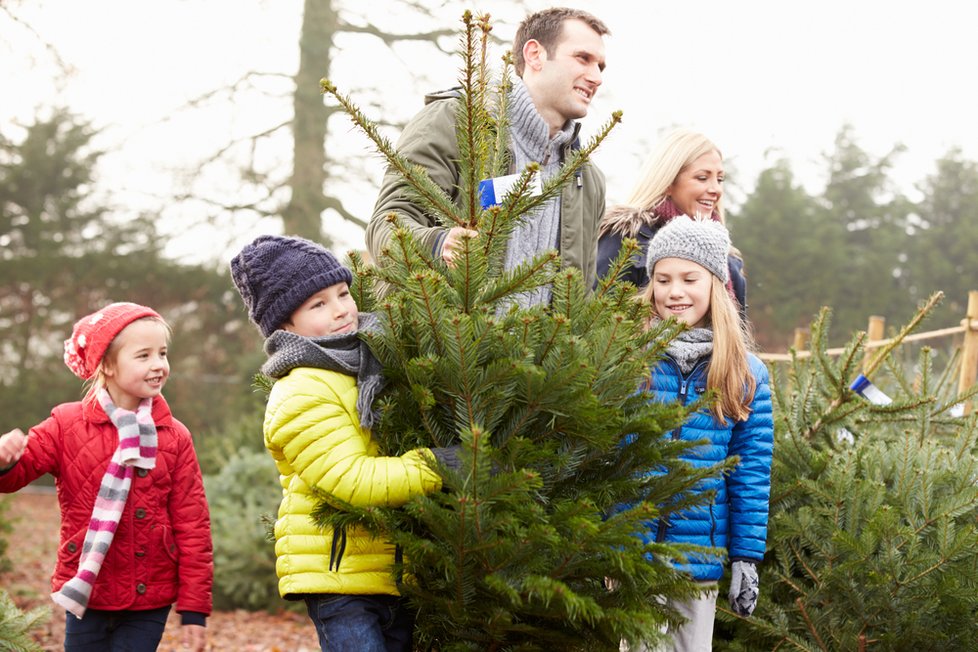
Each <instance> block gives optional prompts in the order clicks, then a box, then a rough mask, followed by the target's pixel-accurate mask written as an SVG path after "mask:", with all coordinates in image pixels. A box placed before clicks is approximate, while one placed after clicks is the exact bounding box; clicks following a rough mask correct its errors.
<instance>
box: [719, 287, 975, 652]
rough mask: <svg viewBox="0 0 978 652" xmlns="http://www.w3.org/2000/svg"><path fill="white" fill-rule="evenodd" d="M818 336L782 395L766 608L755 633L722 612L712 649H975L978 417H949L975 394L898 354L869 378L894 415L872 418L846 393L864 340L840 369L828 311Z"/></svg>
mask: <svg viewBox="0 0 978 652" xmlns="http://www.w3.org/2000/svg"><path fill="white" fill-rule="evenodd" d="M937 298H938V297H937V296H935V297H932V299H931V301H930V302H929V303H928V304H927V305H925V306H924V307H923V308H922V309H921V311H920V312H919V313H918V315H917V316H916V317H915V318H914V320H912V321H911V323H910V324H909V325H908V327H907V328H905V329H903V330H902V331H901V333H900V334H899V336H898V337H897V339H898V340H899V339H902V338H903V337H905V336H906V335H907V334H908V333H909V332H910V330H912V328H914V327H916V326H917V325H918V324H919V322H920V319H921V317H922V316H923V315H924V314H925V313H927V312H929V311H930V310H931V309H932V308H933V307H934V304H935V303H936V299H937ZM813 335H814V336H813V350H814V354H813V356H812V357H810V358H796V359H795V360H794V361H793V362H792V363H791V365H790V367H789V368H788V370H787V372H786V373H784V374H777V376H778V377H777V379H776V383H775V389H776V391H775V399H776V404H775V415H776V433H777V439H776V443H775V453H776V454H775V458H774V461H775V465H774V470H773V487H772V500H771V522H770V529H769V534H768V546H769V553H768V556H767V560H766V563H765V565H764V566H763V567H762V572H761V600H760V603H759V606H758V608H757V611H756V612H755V614H754V617H753V618H751V619H748V620H740V619H737V618H735V617H734V616H733V615H732V614H731V613H730V612H729V611H727V610H726V609H721V616H720V617H721V619H722V620H723V621H724V622H725V625H724V626H723V627H722V628H721V630H720V632H721V633H720V636H719V638H721V639H724V640H725V641H726V643H725V644H721V645H718V649H729V650H764V649H767V650H774V649H779V650H780V649H800V650H832V651H834V650H840V651H841V650H879V651H887V650H892V651H897V650H908V649H912V650H976V649H978V486H976V483H975V479H976V478H978V457H976V453H978V418H976V417H975V416H971V417H968V418H960V417H954V416H952V414H951V410H952V407H953V406H954V405H956V404H958V403H960V402H961V401H962V400H964V399H966V398H968V397H969V396H972V395H974V394H975V392H976V391H978V388H976V389H972V390H970V391H969V392H967V393H966V394H965V395H957V392H956V390H955V388H954V382H955V378H954V377H953V374H948V373H943V374H935V373H934V370H933V361H932V357H933V354H932V352H931V351H930V349H928V348H924V349H923V350H921V352H920V354H919V357H918V359H917V360H916V361H915V363H914V364H913V365H908V366H905V365H904V364H903V362H902V360H901V359H900V357H899V356H894V355H892V348H890V349H887V350H883V351H880V352H878V353H875V354H873V356H872V357H871V358H870V361H869V368H868V370H867V371H866V373H867V374H868V377H871V380H872V381H873V383H874V384H876V385H877V386H879V387H880V388H881V389H883V391H885V392H886V393H887V395H888V396H890V397H891V398H892V399H893V402H892V403H891V404H889V405H873V404H871V403H869V402H868V401H866V400H865V399H863V398H862V397H860V396H859V395H857V394H855V393H854V392H852V391H851V390H849V389H848V387H849V385H850V383H851V382H852V381H853V380H854V379H855V377H856V376H857V375H858V374H859V373H860V365H861V364H862V361H863V354H864V349H863V344H864V340H865V335H864V334H859V335H857V336H856V337H854V338H853V340H852V342H851V343H850V345H849V347H847V350H846V352H845V353H843V354H842V355H841V356H840V357H839V358H838V359H833V358H830V357H829V356H828V355H826V354H825V349H826V340H827V337H828V311H824V312H823V314H822V316H821V317H820V319H819V320H818V321H817V322H816V323H815V324H814V325H813ZM893 346H896V344H895V343H894V344H892V345H891V347H893Z"/></svg>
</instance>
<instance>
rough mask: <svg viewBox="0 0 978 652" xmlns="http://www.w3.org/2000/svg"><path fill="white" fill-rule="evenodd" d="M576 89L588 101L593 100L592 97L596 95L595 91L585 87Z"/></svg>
mask: <svg viewBox="0 0 978 652" xmlns="http://www.w3.org/2000/svg"><path fill="white" fill-rule="evenodd" d="M574 91H575V92H576V93H577V94H578V95H580V96H581V97H583V98H584V99H585V100H587V101H588V102H590V101H591V97H592V96H593V95H594V93H592V92H590V91H588V90H586V89H583V88H575V89H574Z"/></svg>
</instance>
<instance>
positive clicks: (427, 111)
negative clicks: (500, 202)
mask: <svg viewBox="0 0 978 652" xmlns="http://www.w3.org/2000/svg"><path fill="white" fill-rule="evenodd" d="M608 33H609V31H608V28H607V27H606V26H605V25H604V23H602V22H601V21H600V20H598V19H597V18H595V17H594V16H592V15H591V14H589V13H587V12H584V11H580V10H577V9H568V8H561V7H556V8H551V9H546V10H544V11H540V12H537V13H535V14H532V15H530V16H528V17H527V18H526V19H525V20H524V21H523V22H522V23H521V24H520V26H519V28H518V29H517V32H516V38H515V39H514V44H513V58H514V64H515V68H516V74H517V75H518V76H519V79H516V80H514V84H513V90H512V93H511V96H510V101H509V119H510V151H509V153H510V163H511V172H514V173H515V172H520V171H522V170H523V169H524V168H525V166H526V165H527V164H528V163H531V162H537V163H539V164H540V171H541V172H540V173H541V177H542V180H543V181H546V180H547V179H549V178H550V177H552V176H554V175H555V174H556V172H557V171H558V169H559V168H560V165H561V164H562V163H563V161H564V159H565V158H566V156H567V155H568V153H569V151H570V149H571V148H572V146H574V144H575V141H576V140H577V138H578V132H579V131H580V124H579V123H577V122H576V120H577V119H578V118H583V117H584V116H585V115H587V111H588V108H589V106H590V104H591V100H592V99H593V98H594V94H595V93H596V92H597V90H598V87H599V86H600V85H601V81H602V79H601V77H602V72H603V71H604V68H605V48H604V40H603V36H604V35H605V34H608ZM426 102H427V105H426V106H425V108H424V109H423V110H422V111H421V112H420V113H419V114H418V115H416V116H415V117H414V118H413V119H412V120H411V121H410V122H409V123H408V125H407V126H406V127H405V128H404V132H403V133H402V134H401V139H400V141H399V142H398V146H397V148H398V151H399V152H400V153H401V154H402V155H403V156H404V157H406V158H407V159H408V160H410V161H412V162H414V163H417V164H419V165H421V166H422V167H424V168H425V169H426V170H427V172H428V174H429V175H430V176H431V178H432V180H433V181H434V182H435V183H437V184H438V185H439V186H441V187H442V188H443V189H444V190H445V192H447V193H448V194H449V196H451V197H452V198H453V199H455V200H456V201H459V200H460V198H459V196H458V186H459V166H458V162H457V161H458V158H459V153H458V143H457V140H456V133H455V111H456V100H455V99H454V95H443V96H435V97H433V98H426ZM405 188H406V182H405V181H404V180H403V179H402V178H401V177H400V175H398V174H397V172H395V171H391V170H389V171H388V173H387V175H386V176H385V177H384V181H383V184H382V186H381V190H380V195H379V196H378V198H377V204H376V206H375V207H374V213H373V217H372V218H371V220H370V224H369V225H368V226H367V233H366V240H367V247H368V249H369V250H370V254H371V256H373V258H374V259H375V260H380V258H381V252H382V250H383V249H384V247H386V246H387V243H388V241H389V239H390V236H391V233H392V230H393V227H392V225H391V224H390V223H389V222H388V221H387V215H388V214H390V213H391V212H395V213H397V215H398V221H399V223H400V224H401V225H402V226H404V227H406V228H408V229H411V230H412V231H413V232H414V236H415V237H416V238H417V239H418V240H419V241H420V242H422V243H423V244H424V245H425V246H428V247H430V248H431V251H432V252H434V253H435V254H436V255H441V257H442V259H443V260H444V261H445V262H446V263H451V262H452V260H453V258H454V257H455V255H456V254H457V252H458V250H459V248H460V246H461V241H462V238H464V237H468V236H471V235H474V234H475V232H474V231H471V230H469V229H465V228H462V227H453V228H450V229H446V228H444V227H442V226H440V225H439V224H438V223H437V221H436V220H435V219H434V218H433V217H432V216H430V215H426V214H425V213H424V211H423V210H422V209H421V207H419V206H417V205H415V204H412V203H411V201H410V199H409V197H408V195H407V193H406V192H405ZM604 209H605V183H604V176H603V175H602V174H601V172H600V170H598V169H597V167H596V166H595V165H593V164H587V165H585V166H584V167H583V168H582V169H581V172H580V174H579V175H578V177H577V179H576V180H575V181H573V182H571V183H569V184H567V186H566V187H565V188H564V189H563V191H562V192H561V194H560V195H559V196H557V197H554V198H553V199H551V200H550V201H548V202H546V203H545V204H544V205H543V206H542V207H540V208H539V209H537V211H536V212H535V214H534V215H533V216H532V217H531V219H529V220H526V221H525V222H524V223H523V224H521V225H519V226H518V227H517V228H516V230H515V231H514V232H513V235H512V237H511V239H510V242H509V250H508V252H507V254H506V260H505V266H506V269H513V268H515V267H516V266H517V265H519V264H520V263H522V262H524V261H526V260H529V259H530V258H532V257H533V256H535V255H537V254H539V253H541V252H543V251H547V250H550V249H557V250H558V252H559V253H560V256H561V261H562V265H564V266H574V267H578V268H579V269H581V271H582V272H583V273H584V281H585V283H586V287H593V286H594V280H595V260H596V251H597V241H598V223H599V221H600V219H601V216H602V214H603V213H604ZM550 295H551V288H550V287H542V288H538V289H537V290H535V291H533V292H532V294H531V295H530V296H527V297H525V298H523V299H521V303H523V304H525V305H533V304H538V303H549V302H550Z"/></svg>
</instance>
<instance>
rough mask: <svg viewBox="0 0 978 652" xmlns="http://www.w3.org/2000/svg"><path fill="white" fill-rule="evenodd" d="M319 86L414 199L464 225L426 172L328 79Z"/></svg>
mask: <svg viewBox="0 0 978 652" xmlns="http://www.w3.org/2000/svg"><path fill="white" fill-rule="evenodd" d="M319 85H320V88H321V90H322V92H323V94H326V95H330V96H332V97H333V98H334V99H335V100H336V101H337V102H339V103H340V105H341V106H342V107H343V109H344V110H345V111H346V113H347V115H349V116H350V120H352V121H353V124H354V125H356V126H357V128H359V129H360V131H362V132H363V133H364V135H366V136H367V138H369V139H370V140H371V141H372V142H373V143H374V145H375V146H376V147H377V150H378V151H379V152H380V153H381V154H382V155H383V156H384V158H386V159H387V162H388V164H389V165H390V166H391V167H392V168H394V169H395V170H396V171H397V172H398V173H399V174H400V175H401V176H402V177H403V178H404V179H405V181H406V182H407V183H408V184H409V186H408V187H409V190H410V192H412V193H413V194H416V195H417V199H418V200H419V201H420V202H421V203H422V204H423V205H424V206H425V207H427V208H429V209H430V210H431V212H432V213H434V214H436V215H439V216H442V217H443V218H445V219H446V220H447V221H451V222H454V223H455V224H456V225H458V226H463V225H464V224H465V222H464V220H463V219H462V218H461V217H460V216H459V215H458V214H457V209H456V207H455V204H454V203H452V200H451V198H450V197H449V196H448V195H446V194H445V191H444V190H442V189H441V188H440V187H439V186H438V185H437V184H436V183H435V182H433V181H432V180H431V177H430V176H429V175H428V172H427V171H426V170H425V169H424V168H423V167H422V166H420V165H417V164H414V163H410V162H409V161H408V160H407V159H405V158H404V157H403V156H401V155H400V154H399V153H398V152H397V150H396V149H395V148H394V146H393V145H392V144H391V142H390V141H389V140H387V139H386V138H384V137H383V136H381V135H380V132H379V131H377V126H376V125H375V124H374V123H373V122H371V121H370V120H369V119H368V118H367V117H366V116H365V115H364V114H363V112H362V111H360V109H359V108H357V107H356V105H354V104H353V101H352V100H351V99H350V98H349V97H347V96H345V95H343V94H341V93H340V92H339V90H337V88H336V86H335V85H334V84H333V83H332V82H331V81H330V80H328V79H321V80H320V81H319Z"/></svg>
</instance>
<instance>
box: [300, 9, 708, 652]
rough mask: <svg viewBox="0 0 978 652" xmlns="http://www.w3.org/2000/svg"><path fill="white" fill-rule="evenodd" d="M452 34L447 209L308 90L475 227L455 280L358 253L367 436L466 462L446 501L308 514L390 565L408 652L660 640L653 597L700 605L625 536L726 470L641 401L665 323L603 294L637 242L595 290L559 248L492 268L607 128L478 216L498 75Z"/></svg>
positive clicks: (455, 221)
mask: <svg viewBox="0 0 978 652" xmlns="http://www.w3.org/2000/svg"><path fill="white" fill-rule="evenodd" d="M463 23H464V31H463V35H462V43H461V52H462V56H463V60H464V63H463V66H462V70H461V80H460V81H461V90H460V93H459V97H458V99H457V100H456V101H457V105H458V112H457V117H458V120H457V135H458V141H459V149H460V158H461V160H460V165H461V175H460V188H459V196H460V198H461V199H460V200H459V201H458V202H457V203H456V202H453V201H452V199H451V198H450V197H449V196H448V195H446V193H445V192H444V191H443V190H442V189H441V188H440V187H438V186H437V185H436V184H434V183H433V182H432V181H431V179H430V178H429V177H428V176H427V174H426V173H425V172H424V170H423V169H422V168H420V167H419V166H417V165H414V164H412V163H411V162H410V161H408V160H405V159H404V158H402V157H401V156H400V155H399V154H398V152H397V151H396V150H395V148H394V147H393V146H392V145H391V144H390V143H389V142H388V141H387V140H386V139H384V138H383V137H382V136H381V135H380V134H379V132H378V130H377V129H376V127H375V126H374V125H373V124H372V123H371V122H370V121H369V120H368V119H367V118H366V117H365V116H364V115H363V114H362V113H361V112H360V111H359V109H358V108H357V107H356V106H355V104H354V103H353V102H352V100H350V98H348V97H345V96H343V95H342V94H341V93H339V92H338V90H337V89H336V88H335V86H334V85H333V84H332V83H330V82H329V81H328V80H323V82H322V87H323V92H324V93H325V94H327V95H328V96H330V97H332V98H334V99H335V100H336V101H337V102H338V103H339V104H340V105H342V106H343V108H344V109H345V110H346V111H347V112H348V114H349V115H350V116H351V118H352V120H353V122H354V123H355V124H356V125H357V127H358V128H360V129H361V130H362V131H363V132H364V133H365V134H366V135H367V136H368V137H369V138H370V139H371V140H372V141H373V143H374V144H375V145H376V147H377V149H378V150H379V151H380V153H381V154H382V155H383V156H384V157H385V158H386V159H387V161H388V162H389V164H390V166H392V167H393V168H394V169H396V170H397V171H399V172H400V173H401V174H402V175H403V176H404V178H405V179H406V180H407V181H408V183H409V184H410V187H411V193H412V196H413V200H414V201H416V202H417V203H418V204H419V205H420V206H423V207H424V208H425V210H426V211H428V212H429V213H430V214H432V215H434V216H437V218H438V219H439V221H440V223H441V224H442V225H443V226H446V227H451V226H465V227H467V228H470V229H473V230H475V231H477V232H478V236H476V237H473V238H470V239H467V240H465V241H464V243H463V247H462V251H461V253H460V254H459V255H458V256H457V257H456V258H455V260H454V262H453V264H452V265H451V266H447V265H445V264H444V263H442V261H440V260H438V259H435V258H433V256H432V253H431V252H430V251H428V250H427V248H426V247H421V246H419V245H418V244H417V243H416V242H415V241H414V239H413V238H412V236H411V234H410V233H409V232H408V231H407V230H406V229H398V230H396V231H395V234H394V237H393V238H392V239H391V241H390V245H389V247H388V249H387V250H386V251H385V252H384V254H385V256H384V260H382V261H378V262H379V263H380V264H379V265H378V266H376V267H366V266H364V264H363V263H362V261H361V260H360V259H359V258H358V257H356V256H353V265H354V268H355V277H356V279H357V281H356V284H355V288H354V293H355V296H356V299H357V302H358V305H360V306H361V309H368V310H373V311H374V312H375V313H377V314H378V315H379V316H381V318H382V322H383V329H382V331H381V332H379V333H375V334H370V335H366V337H367V338H368V341H369V343H370V345H371V348H372V349H373V350H374V351H375V353H376V354H377V356H378V358H379V359H380V361H381V362H382V363H383V365H384V368H385V376H386V378H387V386H388V390H387V392H386V393H385V395H384V397H383V399H382V401H381V419H380V422H379V424H378V425H377V426H376V427H375V429H374V432H373V434H374V437H375V438H376V439H377V440H378V442H379V443H380V446H381V450H382V451H383V452H384V453H386V454H399V453H402V452H404V451H406V450H410V449H414V448H417V447H441V446H451V445H459V446H460V459H461V468H460V469H451V468H440V471H441V472H442V474H443V477H444V486H445V488H444V490H443V491H442V492H440V493H437V494H435V495H431V496H427V497H424V498H420V499H415V500H413V501H412V502H410V503H409V504H408V505H407V506H405V507H404V508H400V509H380V508H375V509H357V508H354V507H352V506H350V505H342V504H338V502H337V501H336V500H335V499H332V498H331V497H329V496H324V497H323V503H322V508H321V509H320V510H319V512H318V513H317V517H318V518H319V520H320V522H321V523H322V524H323V525H328V526H332V527H349V526H352V525H354V524H356V525H360V526H366V527H368V528H369V529H371V530H372V531H373V532H375V533H376V534H377V536H383V537H385V538H388V539H389V540H392V541H393V542H395V543H396V544H397V545H398V546H399V548H400V549H401V550H402V551H403V562H402V563H400V564H399V566H398V568H397V572H398V573H399V574H402V575H403V582H402V589H401V590H402V594H403V595H405V596H407V597H408V599H409V600H410V602H411V604H412V605H413V606H414V607H415V608H416V609H417V611H418V620H417V629H416V633H415V638H416V641H417V645H418V648H419V649H437V650H555V649H566V650H591V649H605V650H617V649H618V646H619V641H620V640H622V639H625V640H629V641H639V640H645V641H654V640H658V639H660V638H661V636H662V634H661V633H660V626H661V625H662V624H663V623H665V622H675V621H676V618H677V616H676V615H675V614H674V613H673V612H671V611H669V610H668V609H667V608H666V607H664V606H662V604H661V598H679V599H681V598H685V597H689V596H691V595H694V594H695V593H696V588H695V586H694V585H693V584H692V583H690V582H689V581H688V580H687V579H686V578H685V577H684V576H682V575H681V574H679V573H677V572H676V571H675V570H673V568H672V567H671V566H670V565H669V564H668V563H667V562H668V560H671V559H676V558H677V557H679V556H681V555H683V554H684V553H685V552H689V551H688V550H680V549H677V548H675V547H670V546H666V545H649V546H646V545H644V544H642V543H641V542H640V540H639V539H638V538H637V537H636V536H635V533H636V532H637V531H639V530H640V529H643V527H644V526H643V523H647V522H648V521H649V520H650V519H653V518H656V517H659V516H665V515H667V514H668V513H670V512H671V511H674V510H677V509H680V508H683V507H688V506H689V505H690V501H691V500H693V499H690V498H687V497H686V496H685V493H684V492H686V491H687V490H688V489H690V488H691V487H692V486H693V485H695V484H696V483H697V482H698V481H699V480H701V479H702V478H703V476H705V475H710V474H713V473H719V472H722V469H719V468H718V469H707V470H693V469H691V468H690V467H688V466H687V465H684V464H682V463H680V462H679V461H678V455H679V453H680V452H681V451H682V449H683V448H684V447H685V445H684V444H682V443H677V442H672V441H670V440H669V439H668V438H664V437H663V433H666V432H668V431H670V430H671V429H673V428H675V427H677V426H678V425H680V424H681V423H682V421H683V420H684V418H685V416H686V415H687V414H688V411H689V410H690V409H694V408H696V407H699V406H685V407H684V406H679V405H660V404H656V403H650V402H649V397H648V395H647V394H646V393H645V392H643V391H640V384H641V383H642V381H643V379H644V378H646V377H647V375H648V370H649V367H650V365H651V364H653V363H654V361H655V359H656V358H657V356H658V355H659V354H660V353H661V351H662V348H663V347H664V345H665V344H666V343H667V342H668V340H669V339H670V338H671V337H672V336H673V335H674V334H675V332H676V330H677V326H676V325H675V324H674V323H668V324H659V325H656V326H655V327H653V328H651V329H649V328H647V326H648V324H649V317H650V308H649V307H648V306H646V305H643V304H641V303H639V302H637V301H635V300H634V294H635V288H634V287H631V286H628V285H627V284H617V283H613V282H612V280H611V279H612V278H613V277H614V271H615V270H619V271H620V270H621V269H622V268H623V267H624V265H625V264H626V261H627V260H628V258H629V257H630V256H631V255H632V254H633V253H634V251H635V247H636V245H635V243H634V242H630V243H628V246H627V247H626V250H625V251H623V252H622V254H621V256H620V257H619V258H618V260H617V262H616V265H615V266H613V268H612V274H610V275H609V277H610V278H609V280H606V281H604V282H602V283H601V284H600V285H599V287H597V288H596V289H594V290H593V291H592V288H588V287H585V286H584V282H583V278H582V274H581V273H580V271H579V270H576V269H571V268H561V266H560V261H559V257H558V255H557V253H556V252H545V253H542V254H540V255H539V256H537V257H536V258H534V259H533V260H531V261H528V262H527V263H525V264H523V265H521V266H519V267H518V268H516V269H514V270H506V269H504V266H503V262H502V261H503V256H504V253H505V251H506V247H507V244H508V242H509V237H510V234H511V233H512V232H513V229H514V227H515V226H516V225H517V224H518V223H519V221H520V220H524V219H528V218H529V217H530V216H531V215H532V214H533V211H534V209H535V208H537V207H539V206H540V205H541V204H542V203H543V202H544V201H546V200H547V199H549V198H551V197H553V196H555V195H556V194H557V193H558V192H559V191H560V189H561V187H562V186H563V185H564V184H565V183H567V182H568V181H569V180H571V179H572V178H573V177H574V175H575V172H576V171H577V170H578V169H579V168H580V167H581V166H583V165H589V164H590V163H589V157H590V155H591V154H592V153H593V152H594V151H595V149H596V148H597V147H598V145H599V144H600V142H601V141H602V140H603V139H604V137H605V136H607V134H608V133H609V132H610V131H611V129H612V128H613V127H614V125H615V124H617V123H618V122H619V120H620V115H618V114H615V115H614V116H613V117H612V118H611V119H610V120H609V121H608V122H607V123H606V124H605V125H604V126H603V127H602V129H601V130H600V132H599V134H598V135H597V136H596V137H595V138H594V139H592V140H591V141H590V142H589V143H588V144H586V145H585V146H583V147H581V148H580V149H579V150H577V151H576V152H575V154H574V155H573V156H572V157H570V159H569V160H567V161H565V163H564V166H563V167H562V169H561V171H560V172H559V173H558V175H557V176H556V177H555V178H553V179H550V180H548V181H546V182H545V183H543V184H542V188H541V190H540V192H539V193H537V194H534V192H533V191H531V188H532V186H533V185H534V176H535V175H536V174H537V168H536V167H535V166H534V165H531V166H528V167H527V169H525V170H520V171H518V172H519V173H520V177H519V180H518V182H517V183H516V184H515V186H514V187H513V189H512V190H511V191H510V192H509V193H508V194H506V196H505V197H504V198H503V200H502V202H501V203H500V204H498V205H495V206H491V207H489V208H483V207H482V205H481V202H480V194H479V182H480V181H481V180H483V179H487V178H493V177H497V176H500V175H502V174H505V173H506V172H507V171H508V166H509V161H508V158H507V153H506V144H507V120H506V106H507V93H508V89H509V86H510V81H509V80H510V72H509V61H508V59H506V58H504V63H503V67H502V72H501V73H500V75H499V78H498V79H493V75H492V71H491V70H490V66H489V65H488V56H487V51H488V47H487V46H488V36H489V32H490V30H491V25H490V23H489V19H488V17H486V16H480V17H473V16H472V15H471V14H470V13H466V15H465V16H464V17H463ZM390 219H391V221H392V223H395V224H396V218H395V216H391V217H390ZM544 284H549V285H550V286H551V288H552V297H553V298H552V301H551V303H550V304H549V305H547V306H536V307H532V308H523V307H520V306H519V305H518V302H517V301H516V300H515V297H516V296H517V295H519V294H520V293H522V292H527V291H529V290H532V289H534V288H537V287H540V286H542V285H544ZM379 288H382V289H383V292H380V291H378V289H379ZM653 469H655V470H657V473H656V474H655V475H650V474H649V471H650V470H653ZM698 500H703V498H702V497H701V498H699V499H698ZM663 506H665V507H663ZM609 587H610V588H609Z"/></svg>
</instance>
